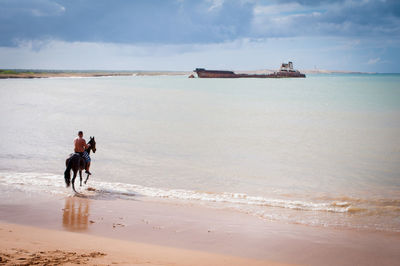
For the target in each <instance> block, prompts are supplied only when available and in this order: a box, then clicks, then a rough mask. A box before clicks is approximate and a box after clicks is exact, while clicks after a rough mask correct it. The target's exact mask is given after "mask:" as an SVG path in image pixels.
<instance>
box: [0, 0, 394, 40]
mask: <svg viewBox="0 0 400 266" xmlns="http://www.w3.org/2000/svg"><path fill="white" fill-rule="evenodd" d="M290 36H342V37H343V36H344V37H346V36H347V37H349V36H350V37H357V36H370V37H371V38H398V37H397V36H400V1H395V0H386V1H384V0H369V1H355V0H337V1H334V0H319V1H315V0H291V1H290V0H289V1H281V0H277V1H262V0H231V1H223V0H175V1H165V0H137V1H123V0H114V1H107V0H86V1H81V0H68V1H63V0H36V1H32V0H19V1H15V0H0V46H16V45H18V44H19V43H20V42H21V41H25V40H46V39H47V40H52V39H55V40H64V41H68V42H74V41H81V42H110V43H149V44H151V43H153V44H157V43H162V44H178V43H187V44H190V43H221V42H226V41H232V40H236V39H243V38H255V39H257V38H263V39H265V38H270V37H290Z"/></svg>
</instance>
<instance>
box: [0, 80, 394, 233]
mask: <svg viewBox="0 0 400 266" xmlns="http://www.w3.org/2000/svg"><path fill="white" fill-rule="evenodd" d="M0 114H1V117H0V138H1V141H0V193H2V194H3V195H8V196H11V195H12V191H15V190H20V191H26V192H27V193H28V192H38V193H56V194H68V193H71V189H70V188H69V189H67V188H65V185H64V183H63V182H64V181H63V172H64V170H65V159H66V157H67V156H68V154H69V153H71V152H72V150H73V143H72V142H73V139H74V138H75V136H76V134H77V131H78V130H83V131H84V134H85V137H86V138H87V139H89V136H95V137H96V141H97V152H96V153H95V154H92V161H93V163H92V168H91V171H92V173H93V175H92V176H91V178H90V179H89V184H88V186H90V187H93V188H95V189H96V190H97V192H96V193H102V195H103V196H104V198H108V197H110V198H114V197H117V198H122V199H127V200H130V199H138V198H140V199H147V200H155V201H163V202H174V203H176V202H179V203H182V204H186V203H189V204H201V205H205V206H208V207H210V208H228V209H232V210H234V211H240V212H245V213H248V214H249V215H255V216H257V217H260V218H261V219H265V220H266V221H268V220H276V221H281V222H286V223H299V224H306V225H312V226H327V227H340V228H354V229H360V230H383V231H390V232H400V75H398V74H359V75H350V74H342V75H309V76H307V78H306V79H188V78H187V77H184V76H154V77H138V76H132V77H102V78H51V79H20V80H18V79H9V80H0ZM76 184H78V182H76ZM85 188H86V187H82V188H80V189H81V191H83V193H92V192H90V191H85Z"/></svg>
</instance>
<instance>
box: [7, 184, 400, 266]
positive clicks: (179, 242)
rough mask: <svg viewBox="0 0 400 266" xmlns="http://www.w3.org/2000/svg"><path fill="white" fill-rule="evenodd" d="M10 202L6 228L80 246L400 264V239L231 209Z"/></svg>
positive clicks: (102, 201) (17, 196)
mask: <svg viewBox="0 0 400 266" xmlns="http://www.w3.org/2000/svg"><path fill="white" fill-rule="evenodd" d="M10 195H12V198H10ZM10 195H9V196H7V195H3V196H1V197H0V199H1V203H0V222H1V223H6V224H22V225H24V226H30V227H35V228H37V230H39V231H40V230H42V229H39V228H44V230H55V231H56V232H54V234H57V233H63V234H64V233H66V234H68V233H72V234H76V235H78V236H77V237H79V238H81V240H79V242H81V241H83V242H84V241H85V239H87V238H92V237H100V238H106V239H113V241H114V240H115V241H126V242H130V243H140V245H141V244H144V245H150V246H158V247H160V246H161V247H163V248H161V250H163V249H164V248H165V249H169V248H172V249H177V250H186V251H187V250H189V251H190V252H200V253H202V254H204V253H206V254H218V256H220V255H221V256H223V257H229V258H232V257H235V258H238V257H239V258H241V259H240V260H237V259H235V261H241V260H243V263H242V264H237V265H244V264H247V265H258V264H257V263H258V262H260V261H261V264H262V265H270V264H271V263H283V264H303V265H304V264H305V265H355V264H362V265H377V264H379V265H395V263H396V262H397V261H399V260H400V252H399V251H400V236H399V234H391V233H382V232H362V231H357V230H344V229H332V228H320V227H312V226H304V225H298V224H283V223H279V222H272V221H265V220H261V219H258V218H256V217H254V216H251V215H247V214H244V213H237V212H234V211H231V210H220V209H210V208H207V207H202V206H194V205H192V204H187V205H182V204H171V203H162V202H153V201H148V200H146V199H143V198H141V197H140V196H137V198H136V199H135V200H122V199H107V198H105V197H104V196H103V195H100V194H99V195H95V196H93V195H92V196H88V195H86V196H85V195H80V196H77V195H73V194H72V195H69V196H67V197H65V196H60V195H56V196H54V195H42V194H35V193H31V194H26V193H22V192H17V191H15V192H13V193H11V194H10ZM32 230H33V229H32ZM35 231H36V229H35V230H33V232H35ZM0 232H2V231H1V230H0ZM3 233H4V232H3ZM3 239H4V238H3V237H2V241H1V242H2V245H3V246H4V245H6V244H5V243H4V242H5V240H3ZM38 240H40V239H38ZM9 241H10V240H7V241H6V242H7V243H8V242H9ZM32 241H36V240H35V239H32ZM382 247H385V248H382ZM16 248H18V247H16ZM60 248H63V246H61V247H60ZM53 249H55V248H53ZM155 249H156V250H159V249H160V248H155ZM63 250H67V247H66V246H65V247H64V249H63ZM186 251H185V252H186ZM32 252H33V251H32ZM85 252H86V253H85ZM85 252H84V253H85V254H90V252H92V251H90V252H89V251H88V250H85ZM96 252H103V253H107V252H106V251H102V250H100V249H99V250H97V251H96ZM178 253H181V252H178ZM107 254H112V252H111V253H110V252H108V253H107ZM210 256H211V257H212V256H213V255H210ZM152 258H153V259H158V257H157V256H156V255H155V256H154V257H152ZM196 261H197V260H196ZM244 261H247V262H244ZM249 261H251V263H250V262H249ZM253 262H254V263H253ZM174 263H176V264H177V265H180V264H179V261H174ZM184 264H186V265H187V263H183V265H184ZM190 264H191V263H190ZM218 264H220V263H216V264H214V265H218ZM228 264H231V263H228ZM199 265H205V264H201V263H200V264H199ZM211 265H213V264H212V263H211ZM225 265H226V264H225Z"/></svg>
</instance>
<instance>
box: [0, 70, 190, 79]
mask: <svg viewBox="0 0 400 266" xmlns="http://www.w3.org/2000/svg"><path fill="white" fill-rule="evenodd" d="M12 72H15V73H2V72H1V71H0V79H20V78H22V79H35V78H74V77H75V78H90V77H92V78H96V77H121V76H162V75H168V76H179V75H189V74H190V73H191V72H178V71H177V72H173V71H165V72H164V71H82V72H79V71H50V72H46V71H43V72H39V71H38V72H36V71H32V72H30V71H26V72H25V71H21V72H19V71H12Z"/></svg>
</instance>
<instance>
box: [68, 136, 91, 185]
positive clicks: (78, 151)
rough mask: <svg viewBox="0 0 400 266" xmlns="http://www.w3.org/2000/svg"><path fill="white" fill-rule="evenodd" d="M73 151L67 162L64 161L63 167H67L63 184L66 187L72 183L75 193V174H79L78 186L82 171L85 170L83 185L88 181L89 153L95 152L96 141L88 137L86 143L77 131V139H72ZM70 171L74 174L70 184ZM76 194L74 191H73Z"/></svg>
mask: <svg viewBox="0 0 400 266" xmlns="http://www.w3.org/2000/svg"><path fill="white" fill-rule="evenodd" d="M74 146H75V148H74V150H75V153H73V154H71V155H70V156H69V157H68V158H67V160H66V161H65V166H66V167H67V168H66V169H65V172H64V179H65V184H66V185H67V187H69V185H70V184H71V183H72V189H73V190H74V191H75V185H74V183H75V178H76V175H77V173H78V172H79V177H80V185H81V186H82V170H86V174H87V177H86V180H85V184H86V182H87V181H88V179H89V175H91V173H90V172H89V167H90V156H89V154H90V151H93V153H95V152H96V141H95V139H94V136H93V137H90V140H89V142H88V143H86V140H85V139H84V138H83V132H82V131H79V132H78V137H77V138H75V139H74ZM71 170H72V171H73V172H74V176H73V177H72V182H71ZM75 192H76V191H75Z"/></svg>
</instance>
